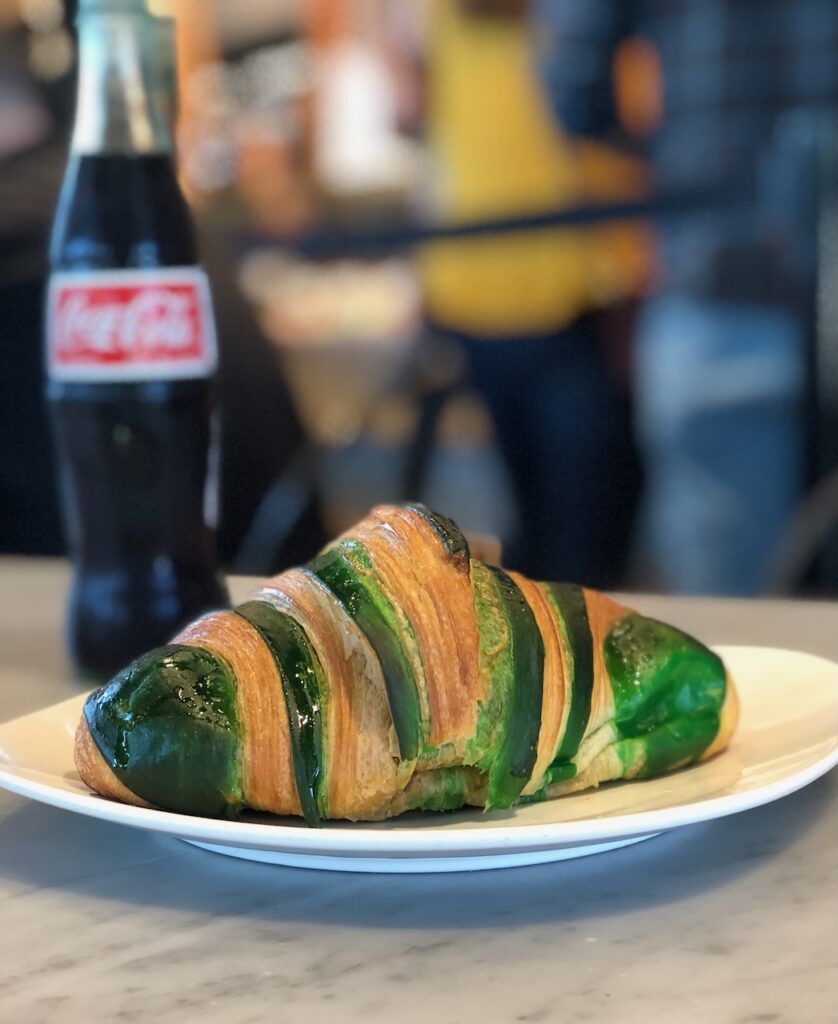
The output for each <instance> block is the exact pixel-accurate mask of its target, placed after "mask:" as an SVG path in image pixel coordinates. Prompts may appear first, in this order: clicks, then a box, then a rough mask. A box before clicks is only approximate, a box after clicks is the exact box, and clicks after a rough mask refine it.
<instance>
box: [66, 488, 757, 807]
mask: <svg viewBox="0 0 838 1024" xmlns="http://www.w3.org/2000/svg"><path fill="white" fill-rule="evenodd" d="M737 716H738V703H737V698H736V692H735V690H734V687H733V684H732V682H731V680H730V679H729V677H728V675H727V673H726V671H725V667H724V665H723V664H722V662H721V660H720V659H719V658H718V657H717V656H716V655H715V654H714V653H713V652H712V651H710V650H708V649H707V648H706V647H705V646H703V645H702V644H701V643H699V642H698V641H697V640H694V639H693V638H692V637H690V636H687V635H686V634H685V633H682V632H681V631H680V630H677V629H675V628H673V627H672V626H667V625H664V624H663V623H660V622H657V621H655V620H653V619H649V618H646V617H644V616H642V615H638V614H637V613H636V612H633V611H631V610H630V609H629V608H625V607H623V606H622V605H619V604H617V603H616V602H614V601H612V600H611V599H610V598H608V597H606V596H604V595H603V594H600V593H597V592H596V591H593V590H587V589H585V588H582V587H579V586H575V585H571V584H557V583H535V582H533V581H532V580H529V579H526V578H525V577H523V576H520V575H518V574H517V573H514V572H509V571H504V570H503V569H499V568H497V567H496V566H492V565H485V564H483V563H482V562H480V561H478V560H476V559H473V558H471V557H470V552H469V548H468V544H467V542H466V540H465V538H464V537H463V535H462V533H461V532H460V531H459V529H458V528H457V527H456V526H455V525H454V524H453V523H452V522H451V521H450V520H448V519H446V518H444V517H443V516H439V515H436V514H434V513H433V512H430V511H429V510H428V509H426V508H425V507H424V506H421V505H409V506H406V507H395V506H380V507H378V508H375V509H373V511H372V512H371V513H370V515H369V516H367V518H366V519H364V520H363V521H362V522H361V523H359V524H358V525H357V526H356V527H354V528H353V529H352V530H350V531H349V532H348V533H346V534H345V535H344V536H342V537H341V538H339V539H338V540H337V541H336V542H335V543H334V544H332V545H331V546H330V547H328V548H327V549H326V550H325V551H324V552H322V553H321V554H320V555H319V556H318V557H317V558H316V559H315V560H314V561H313V562H310V563H309V564H308V565H306V566H304V567H303V568H299V569H290V570H289V571H287V572H283V573H281V574H280V575H279V576H275V577H274V578H273V579H271V580H270V581H269V582H268V583H267V584H266V585H265V586H263V587H260V588H259V589H258V590H256V591H255V592H254V593H253V594H252V596H251V599H250V600H248V601H246V602H245V603H244V604H242V605H239V606H238V607H237V608H236V609H235V610H234V611H218V612H213V613H211V614H208V615H205V616H204V617H203V618H201V619H198V620H197V621H196V622H194V623H192V624H191V625H189V626H187V627H186V629H184V630H183V631H182V632H181V633H180V634H179V635H178V636H177V637H175V638H174V640H173V641H172V642H171V644H169V645H168V646H166V647H160V648H158V649H157V650H154V651H151V652H150V653H148V654H146V655H144V656H142V657H140V658H138V659H137V660H136V661H135V662H133V664H131V665H129V666H128V668H126V669H125V670H124V671H122V672H121V673H119V675H117V676H116V677H115V678H114V679H113V680H112V682H110V683H109V684H108V685H107V686H105V687H103V688H102V689H100V690H97V691H96V692H94V693H93V694H91V695H90V697H89V698H88V700H87V702H86V704H85V707H84V713H83V715H82V719H81V722H80V723H79V727H78V731H77V735H76V765H77V767H78V771H79V773H80V775H81V777H82V779H83V780H84V781H85V782H86V783H87V784H88V785H89V786H90V787H91V788H92V789H94V790H96V791H97V792H99V793H101V794H103V795H105V796H108V797H112V798H114V799H117V800H123V801H127V802H129V803H134V804H141V805H150V806H154V807H158V808H163V809H165V810H170V811H179V812H182V813H184V814H200V815H228V814H234V813H236V812H238V811H239V810H241V809H247V808H250V809H254V810H259V811H268V812H271V813H273V814H283V815H288V814H291V815H301V816H302V817H303V818H305V820H306V821H307V822H308V824H310V825H317V824H319V823H320V822H321V821H323V820H324V819H328V818H349V819H352V820H356V821H357V820H377V819H381V818H387V817H391V816H392V815H396V814H401V813H402V812H404V811H409V810H416V809H423V810H446V809H453V808H457V807H461V806H463V805H465V804H473V805H476V806H479V807H485V808H508V807H512V806H513V805H515V804H519V803H522V802H526V801H533V800H543V799H549V798H551V797H555V796H559V795H562V794H565V793H569V792H573V791H575V790H580V789H584V788H586V787H589V786H596V785H598V784H599V783H601V782H605V781H608V780H611V779H633V778H642V777H646V776H650V775H657V774H660V773H662V772H667V771H671V770H672V769H675V768H680V767H682V766H684V765H689V764H692V763H694V762H696V761H700V760H703V759H704V758H707V757H710V756H711V755H712V754H713V753H715V752H716V751H718V750H721V749H722V748H723V747H724V746H725V745H726V744H727V743H728V741H729V739H730V736H731V734H732V732H733V730H734V728H735V726H736V721H737Z"/></svg>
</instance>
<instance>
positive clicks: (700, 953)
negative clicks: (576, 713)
mask: <svg viewBox="0 0 838 1024" xmlns="http://www.w3.org/2000/svg"><path fill="white" fill-rule="evenodd" d="M65 583H66V572H65V569H64V567H63V566H62V565H60V564H59V563H53V562H42V563H37V562H23V561H19V560H18V561H16V560H11V559H5V560H0V605H2V607H3V616H2V619H0V652H2V654H0V719H7V718H10V717H12V716H14V715H16V714H20V713H22V712H24V711H28V710H32V709H35V708H37V707H39V706H44V705H46V704H49V703H52V702H53V701H56V700H60V699H62V698H63V697H66V696H69V695H70V694H71V693H72V692H74V690H75V689H77V688H78V686H79V684H78V683H75V682H73V681H72V679H71V677H70V676H69V674H68V672H67V669H66V666H65V664H64V661H63V657H62V655H61V651H60V644H59V637H60V607H61V602H62V597H63V590H64V586H65ZM236 590H237V591H238V592H240V587H237V588H236ZM634 603H635V604H636V605H637V606H638V607H642V608H643V609H644V610H648V611H650V612H652V613H653V614H658V615H665V616H667V617H668V618H670V619H671V620H672V621H674V622H677V623H679V624H681V625H683V626H684V627H686V628H689V629H692V630H694V631H696V632H698V633H699V634H700V635H701V636H702V637H703V638H704V639H706V640H708V641H710V642H741V643H760V642H762V643H765V644H771V645H775V646H788V647H796V648H798V649H803V650H810V651H813V652H815V653H819V654H824V655H827V656H831V657H832V658H838V606H836V605H835V604H831V605H829V604H804V603H797V604H784V603H778V602H771V603H758V604H757V603H748V602H719V601H710V602H707V601H697V600H690V601H672V600H667V601H665V602H663V601H661V600H660V599H653V598H642V599H636V600H635V601H634ZM836 684H838V680H836ZM836 811H838V773H836V772H833V773H831V774H830V775H828V776H827V777H825V778H824V779H821V780H820V781H819V782H817V783H816V784H814V785H813V786H811V787H809V788H808V789H806V790H803V791H802V792H801V793H799V794H797V795H795V796H792V797H789V798H787V799H785V800H782V801H780V802H778V803H776V804H773V805H769V806H766V807H763V808H760V809H758V810H755V811H751V812H748V813H745V814H741V815H736V816H734V817H731V818H726V819H723V820H720V821H717V822H713V823H711V824H706V825H700V826H694V827H690V828H686V829H683V830H680V831H677V832H674V833H670V834H669V835H666V836H661V837H659V838H657V839H653V840H651V841H649V842H647V843H642V844H640V845H638V846H636V847H631V848H628V849H625V850H622V851H617V852H614V853H609V854H602V855H599V856H596V857H591V858H588V859H586V860H580V861H572V862H567V863H563V864H555V865H550V866H546V867H537V868H526V869H518V870H511V871H496V872H485V873H478V874H474V875H436V876H386V877H376V876H364V875H332V874H327V873H314V872H308V871H302V870H293V869H286V868H277V867H267V866H263V865H256V864H250V863H246V862H239V861H234V860H229V859H227V858H223V857H218V856H214V855H212V854H209V853H204V852H202V851H199V850H195V849H193V848H191V847H188V846H186V845H184V844H182V843H180V842H178V841H177V840H174V839H167V838H164V837H162V836H158V835H153V834H145V833H140V832H133V831H130V830H128V829H124V828H120V827H118V826H115V825H108V824H105V823H102V822H97V821H94V820H91V819H82V818H76V817H74V816H73V815H71V814H68V813H65V812H62V811H58V810H53V809H51V808H47V807H43V806H40V805H36V804H33V803H27V802H26V801H24V800H22V799H19V798H17V797H13V796H11V795H10V794H6V793H2V794H0V1021H2V1022H9V1024H17V1022H26V1024H39V1022H50V1024H52V1022H55V1021H59V1022H60V1021H155V1022H160V1024H169V1022H184V1021H201V1022H206V1024H213V1022H225V1024H239V1022H241V1024H245V1022H257V1021H283V1022H284V1021H293V1022H297V1021H304V1022H306V1024H318V1022H321V1021H323V1022H328V1024H336V1022H354V1021H364V1022H369V1024H375V1022H378V1021H382V1022H383V1021H386V1022H387V1024H392V1022H393V1021H397V1022H399V1024H414V1022H416V1024H419V1022H421V1024H428V1022H432V1024H467V1022H472V1021H476V1022H481V1024H482V1022H486V1024H494V1022H539V1021H556V1022H562V1024H576V1022H583V1021H593V1022H600V1021H619V1022H620V1024H634V1022H638V1024H641V1022H642V1024H658V1022H664V1021H665V1022H667V1024H692V1022H696V1024H697V1022H702V1024H704V1022H714V1024H728V1022H729V1024H829V1022H832V1021H835V1020H838V928H836V919H837V918H838V914H837V913H836V912H837V911H838V833H836V828H835V821H836Z"/></svg>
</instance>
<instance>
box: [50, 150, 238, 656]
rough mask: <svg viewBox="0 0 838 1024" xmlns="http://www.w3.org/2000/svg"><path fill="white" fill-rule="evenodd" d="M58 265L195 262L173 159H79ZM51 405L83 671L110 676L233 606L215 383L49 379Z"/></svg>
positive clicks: (59, 225) (67, 185)
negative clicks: (209, 508) (210, 508)
mask: <svg viewBox="0 0 838 1024" xmlns="http://www.w3.org/2000/svg"><path fill="white" fill-rule="evenodd" d="M50 260H51V264H52V268H53V270H56V271H67V270H72V271H84V270H88V271H96V270H122V269H144V268H148V269H153V268H157V267H183V266H194V265H195V264H196V262H197V251H196V243H195V235H194V230H193V227H192V221H191V217H190V213H189V209H188V207H187V205H186V202H185V200H184V198H183V195H182V193H181V191H180V188H179V186H178V183H177V180H176V177H175V174H174V170H173V167H172V163H171V160H170V158H169V157H168V156H166V155H160V156H156V155H152V156H137V155H134V156H128V155H124V156H123V155H91V156H87V155H81V156H79V155H73V156H71V159H70V164H69V166H68V169H67V174H66V177H65V180H64V184H63V186H62V191H61V195H60V198H59V202H58V209H57V212H56V216H55V221H54V225H53V233H52V239H51V244H50ZM47 396H48V400H49V404H50V408H51V414H52V421H53V429H54V434H55V441H56V446H57V455H58V461H59V466H60V481H61V491H62V505H63V510H64V519H65V530H66V533H67V540H68V543H69V546H70V553H71V556H72V558H73V563H74V575H73V583H72V588H71V593H70V603H69V611H68V623H67V631H68V642H69V646H70V650H71V654H72V656H73V658H74V660H75V661H76V663H77V664H78V665H79V667H80V668H82V669H83V670H86V671H87V672H90V673H93V674H95V675H98V676H102V675H109V674H111V673H113V672H115V671H117V670H118V669H119V668H121V667H123V666H124V665H125V664H127V662H129V661H130V660H131V659H132V658H133V657H135V656H136V655H138V654H140V653H142V652H143V651H145V650H147V649H148V648H150V647H154V646H157V645H159V644H162V643H165V642H166V641H167V640H168V639H170V638H171V636H172V635H173V634H174V633H175V632H176V631H177V630H178V629H179V628H180V627H181V626H183V625H185V624H186V623H187V622H188V621H190V620H191V619H192V618H195V617H196V616H197V615H199V614H200V613H202V612H204V611H206V610H208V609H211V608H217V607H219V606H226V605H227V603H228V598H227V593H226V590H225V588H224V586H223V584H222V583H221V582H220V581H219V579H218V576H217V574H216V565H215V558H216V556H215V537H214V530H213V527H212V526H211V525H210V524H209V523H208V522H207V518H208V517H207V516H206V515H205V501H206V499H207V496H208V495H209V496H210V501H213V500H214V494H215V493H216V487H215V480H214V476H215V473H216V464H217V438H216V434H217V425H216V416H215V411H214V396H213V386H212V382H211V381H210V380H208V379H200V380H173V381H167V380H162V381H148V382H130V383H98V382H97V383H78V382H66V381H50V382H49V383H48V385H47ZM209 518H214V514H213V515H211V516H210V517H209Z"/></svg>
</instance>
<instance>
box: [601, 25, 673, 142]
mask: <svg viewBox="0 0 838 1024" xmlns="http://www.w3.org/2000/svg"><path fill="white" fill-rule="evenodd" d="M613 75H614V93H615V95H616V97H617V114H618V116H619V118H620V122H621V124H622V125H623V127H624V128H625V129H626V131H628V132H629V133H631V134H632V135H639V136H645V135H651V134H652V133H653V132H654V131H655V130H656V129H657V127H658V125H659V124H660V122H661V117H662V116H663V73H662V71H661V63H660V56H659V54H658V51H657V50H656V49H655V47H654V45H653V44H652V43H651V42H649V40H648V39H644V38H643V37H642V36H634V37H632V38H631V39H627V40H625V41H624V42H623V43H621V44H620V46H619V47H618V49H617V52H616V54H615V57H614V68H613Z"/></svg>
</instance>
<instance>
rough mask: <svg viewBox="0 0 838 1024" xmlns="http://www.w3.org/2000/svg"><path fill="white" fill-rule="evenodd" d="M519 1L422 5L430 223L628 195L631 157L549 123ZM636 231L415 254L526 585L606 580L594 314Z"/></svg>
mask: <svg viewBox="0 0 838 1024" xmlns="http://www.w3.org/2000/svg"><path fill="white" fill-rule="evenodd" d="M527 7H528V5H527V3H526V2H522V0H454V2H451V0H438V2H437V3H436V4H435V5H434V6H433V8H432V17H431V21H430V45H429V47H428V83H429V84H428V90H429V93H428V115H427V117H428V135H429V142H430V151H431V159H432V166H433V179H434V184H435V187H434V202H435V205H436V211H437V215H438V216H439V217H441V218H442V219H444V220H445V221H446V222H447V223H456V222H458V221H464V222H471V221H479V220H484V219H485V220H490V219H493V218H499V217H511V216H515V215H528V214H536V213H538V212H541V211H546V210H552V209H555V208H559V207H564V206H576V205H580V204H586V203H589V202H596V201H606V200H616V199H618V198H626V197H627V196H630V195H636V194H639V193H640V192H641V191H642V189H643V187H644V184H645V171H644V168H643V166H642V165H641V164H640V163H639V162H638V161H635V160H633V159H631V158H628V157H625V156H622V155H618V154H617V153H615V152H612V151H611V150H609V149H607V148H605V147H604V146H601V145H598V144H596V145H595V144H585V145H581V146H580V145H575V144H572V143H570V142H569V141H568V140H567V139H565V138H564V136H563V135H562V133H561V130H560V128H559V126H558V125H557V124H556V123H555V121H554V120H553V118H552V115H551V113H550V110H549V109H548V106H547V103H546V101H545V99H544V97H543V96H542V93H541V89H540V83H539V78H538V72H537V55H536V53H535V52H534V46H537V34H536V33H535V32H534V31H533V27H532V26H531V25H530V24H529V22H528V19H527ZM648 267H649V239H648V237H647V233H646V231H645V229H643V228H639V227H637V226H636V225H626V224H617V225H609V226H596V227H590V228H583V229H556V228H542V229H536V230H528V231H521V232H516V233H503V234H496V235H493V236H492V235H481V236H479V237H470V238H461V239H451V240H442V241H438V242H433V243H430V244H428V245H427V246H426V247H425V249H424V251H423V252H422V254H421V256H420V268H421V274H422V279H423V283H424V289H425V304H426V312H427V318H428V321H429V324H430V325H431V327H432V329H434V330H436V331H438V332H440V333H442V334H444V335H447V336H449V337H454V338H456V339H458V340H459V341H460V343H461V344H462V345H463V346H464V347H465V348H466V350H467V353H468V355H469V358H470V364H471V369H472V375H473V379H474V383H475V385H476V386H477V388H478V390H479V391H480V392H481V393H482V394H483V396H484V397H485V399H486V401H487V403H488V405H489V408H490V410H491V413H492V416H493V418H494V421H495V427H496V433H497V438H498V443H499V447H500V450H501V453H502V455H503V457H504V460H505V462H506V465H507V469H508V471H509V475H510V478H511V481H512V484H513V488H514V492H515V496H516V499H517V506H518V518H519V531H518V535H517V537H516V538H513V539H512V542H511V544H509V545H508V548H507V555H506V562H507V563H508V564H509V565H510V566H512V567H514V568H517V569H520V570H521V571H523V572H527V573H529V574H532V575H535V576H537V577H540V578H554V579H576V580H579V581H582V580H584V581H585V582H586V583H590V584H595V585H600V586H608V585H612V584H614V583H616V582H618V581H619V579H620V576H621V571H622V568H623V562H624V560H625V556H626V552H627V549H628V539H629V533H630V529H631V513H632V508H633V504H634V498H635V497H636V491H637V476H636V473H637V471H636V460H635V456H634V448H633V443H632V440H631V430H630V417H629V410H628V402H627V395H626V393H625V391H624V390H621V387H620V384H619V381H618V380H617V379H616V378H617V375H616V373H615V372H614V367H613V365H611V363H609V358H608V352H607V341H608V337H607V336H608V330H607V328H606V323H607V322H608V323H611V324H612V325H613V324H614V323H616V322H617V320H616V318H614V317H610V318H609V317H606V316H603V315H602V313H603V311H606V310H612V309H617V308H620V307H622V308H625V300H627V299H628V298H630V297H632V296H636V295H637V294H638V293H639V292H640V290H642V288H643V286H644V283H645V281H646V278H647V275H648Z"/></svg>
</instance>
